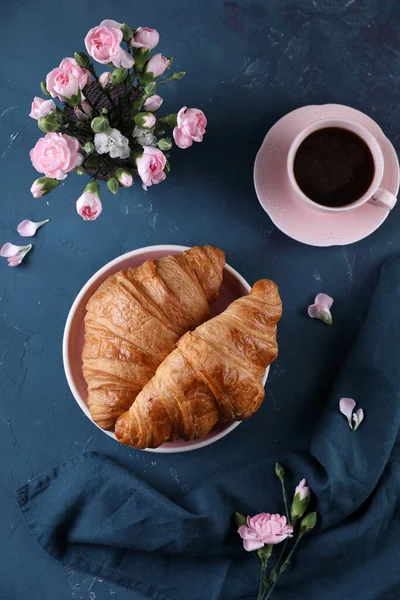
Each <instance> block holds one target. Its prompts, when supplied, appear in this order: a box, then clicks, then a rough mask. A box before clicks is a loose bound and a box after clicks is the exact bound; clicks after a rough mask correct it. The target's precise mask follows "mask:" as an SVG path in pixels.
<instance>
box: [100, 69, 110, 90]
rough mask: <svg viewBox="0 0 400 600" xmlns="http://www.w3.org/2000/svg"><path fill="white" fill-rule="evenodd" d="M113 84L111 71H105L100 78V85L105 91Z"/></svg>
mask: <svg viewBox="0 0 400 600" xmlns="http://www.w3.org/2000/svg"><path fill="white" fill-rule="evenodd" d="M110 83H111V73H110V71H104V73H102V74H101V75H100V77H99V84H100V85H101V87H102V88H103V89H104V88H106V87H107V86H108V85H109V84H110Z"/></svg>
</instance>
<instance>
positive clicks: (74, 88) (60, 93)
mask: <svg viewBox="0 0 400 600" xmlns="http://www.w3.org/2000/svg"><path fill="white" fill-rule="evenodd" d="M46 86H47V89H48V91H49V93H50V95H51V96H52V98H56V97H58V98H60V100H61V101H63V100H64V98H71V96H75V94H77V93H78V92H79V82H78V80H77V78H76V77H75V76H74V75H73V74H72V73H68V71H64V69H60V68H58V69H53V70H52V71H50V73H49V74H48V75H47V77H46Z"/></svg>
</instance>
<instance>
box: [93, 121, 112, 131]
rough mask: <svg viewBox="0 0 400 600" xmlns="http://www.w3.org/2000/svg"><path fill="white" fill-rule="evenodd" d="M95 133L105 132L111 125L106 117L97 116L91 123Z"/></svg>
mask: <svg viewBox="0 0 400 600" xmlns="http://www.w3.org/2000/svg"><path fill="white" fill-rule="evenodd" d="M90 126H91V128H92V129H93V131H94V132H95V133H104V131H107V129H109V127H110V123H109V121H108V119H106V117H96V118H95V119H93V121H92V122H91V124H90Z"/></svg>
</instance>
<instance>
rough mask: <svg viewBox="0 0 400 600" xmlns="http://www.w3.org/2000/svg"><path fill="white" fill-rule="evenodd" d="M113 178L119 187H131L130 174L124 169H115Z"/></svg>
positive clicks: (131, 177)
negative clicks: (116, 180) (114, 177)
mask: <svg viewBox="0 0 400 600" xmlns="http://www.w3.org/2000/svg"><path fill="white" fill-rule="evenodd" d="M115 176H116V178H117V179H118V182H119V184H120V186H122V187H124V188H128V187H131V185H133V176H132V173H130V172H129V171H127V170H126V169H117V171H116V173H115Z"/></svg>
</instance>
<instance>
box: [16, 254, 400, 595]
mask: <svg viewBox="0 0 400 600" xmlns="http://www.w3.org/2000/svg"><path fill="white" fill-rule="evenodd" d="M323 326H324V325H322V324H321V327H323ZM333 326H334V325H333ZM281 343H282V341H281ZM283 343H284V342H283ZM342 396H347V397H353V398H355V399H356V400H357V402H358V407H362V408H363V409H364V411H365V419H364V422H363V423H362V424H361V426H360V428H359V429H358V430H357V431H355V432H353V431H351V430H350V429H349V427H348V424H347V422H346V419H345V417H344V416H343V415H341V414H340V413H339V409H338V402H339V398H340V397H342ZM288 418H290V415H288ZM310 418H312V416H311V415H310ZM399 420H400V258H399V257H394V258H392V259H390V260H389V261H388V262H387V263H386V264H385V265H384V267H383V269H382V272H381V276H380V280H379V284H378V286H377V289H376V291H375V293H374V296H373V299H372V302H371V306H370V310H369V313H368V315H367V318H366V320H365V323H364V325H363V327H362V330H361V333H360V335H359V337H358V339H357V341H356V343H355V345H354V347H353V348H352V350H351V352H350V355H349V357H348V359H347V361H346V363H345V366H344V367H343V369H342V371H341V373H340V376H339V378H338V380H337V382H336V384H335V386H334V389H333V390H332V393H331V395H330V397H329V398H328V399H327V402H326V410H325V412H324V414H323V416H322V418H321V420H320V422H319V423H318V424H317V427H316V430H315V434H314V436H313V440H312V443H311V447H310V451H309V454H307V455H283V456H276V457H268V458H267V459H263V460H260V461H258V462H257V463H252V464H247V465H243V466H241V467H239V466H237V465H235V466H234V468H232V471H231V472H227V473H218V475H216V476H215V477H214V478H211V479H208V480H207V481H206V482H204V483H202V484H201V485H200V486H199V487H198V488H197V489H195V490H194V491H192V492H191V493H189V494H187V495H185V496H184V497H183V498H182V499H181V500H180V502H179V503H174V502H172V501H170V500H169V499H168V498H166V497H164V496H162V495H160V494H159V493H157V491H156V490H154V489H152V488H151V487H149V486H148V485H147V484H146V483H144V482H143V481H141V480H140V479H138V478H137V477H136V476H135V475H134V474H132V473H131V472H130V471H129V470H127V469H126V468H124V467H122V466H120V465H119V464H117V463H116V462H115V461H113V460H112V459H110V458H108V457H107V456H104V455H100V454H96V453H92V452H88V453H85V454H81V455H79V456H77V457H75V458H73V459H71V460H69V461H67V462H65V463H63V464H61V465H59V466H58V467H56V468H55V469H53V470H52V471H49V472H47V473H45V474H44V475H42V476H40V477H38V478H37V479H35V480H32V481H30V482H29V483H28V484H26V485H25V486H23V487H22V488H21V489H20V490H18V491H17V493H16V496H17V500H18V503H19V506H20V508H21V510H22V512H23V515H24V517H25V519H26V521H27V523H28V525H29V527H30V529H31V531H32V533H33V535H34V536H35V537H36V538H37V540H38V541H39V543H40V544H41V546H42V547H43V548H44V550H46V552H48V553H49V554H51V555H52V556H54V557H55V558H57V559H58V560H61V561H62V562H63V563H64V564H65V565H68V566H69V567H72V568H76V569H81V570H83V571H87V572H90V573H92V574H93V575H97V576H98V577H104V578H108V579H110V580H113V581H115V582H117V583H119V584H122V585H124V586H127V587H130V588H132V589H134V590H136V591H137V592H138V593H140V594H142V595H144V596H145V597H148V598H151V599H153V600H217V599H221V600H238V599H243V600H244V599H245V600H250V599H251V600H253V599H254V598H255V597H256V592H257V584H258V581H257V578H258V570H257V568H256V564H255V561H254V557H252V556H250V555H249V554H247V553H246V552H245V551H244V550H243V548H242V546H241V541H240V538H239V537H238V535H237V534H236V533H235V531H234V527H233V523H232V514H233V513H234V512H235V511H239V512H242V513H244V514H255V513H258V512H262V511H265V510H270V512H275V511H276V512H282V501H281V496H280V488H279V482H278V481H277V479H276V476H275V475H274V463H275V460H278V461H279V462H280V463H282V464H283V465H285V467H287V470H288V472H289V477H291V481H292V483H296V482H295V479H297V480H298V479H299V478H301V477H306V478H307V481H308V483H309V485H310V487H311V489H312V491H313V493H314V495H315V497H316V505H315V508H316V510H317V511H318V514H319V517H320V520H319V526H318V527H317V528H316V529H315V530H314V531H313V532H312V533H311V534H308V535H307V536H306V537H304V538H303V540H302V542H301V546H300V547H299V551H298V553H297V555H296V556H295V558H294V560H293V562H292V564H291V565H290V567H289V569H288V570H287V571H286V572H285V574H284V576H283V577H282V579H281V580H280V581H279V584H278V585H277V587H276V593H275V592H274V595H273V597H274V598H277V599H278V600H279V599H287V600H303V599H305V598H307V599H308V600H322V599H323V600H348V599H351V600H389V599H393V600H394V599H399V598H400V568H399V558H400V504H399V499H400V468H399V451H398V444H397V443H396V438H397V435H398V430H399ZM313 508H314V507H313Z"/></svg>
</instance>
